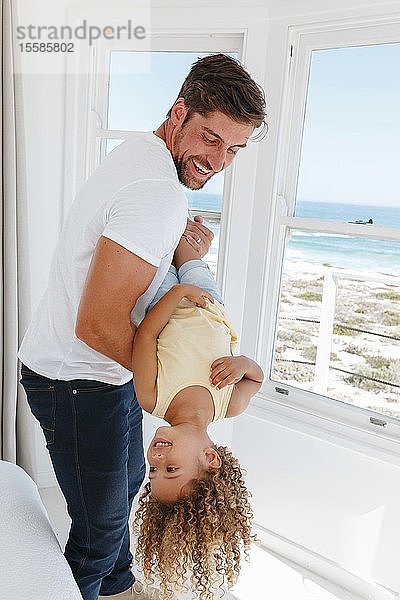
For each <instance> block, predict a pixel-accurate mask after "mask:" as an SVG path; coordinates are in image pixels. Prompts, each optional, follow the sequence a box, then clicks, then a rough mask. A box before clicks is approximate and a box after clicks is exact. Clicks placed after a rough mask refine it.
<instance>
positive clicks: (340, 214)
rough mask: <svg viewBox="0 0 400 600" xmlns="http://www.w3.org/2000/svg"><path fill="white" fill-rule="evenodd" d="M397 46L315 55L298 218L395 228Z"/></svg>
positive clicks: (399, 144) (399, 116)
mask: <svg viewBox="0 0 400 600" xmlns="http://www.w3.org/2000/svg"><path fill="white" fill-rule="evenodd" d="M399 72H400V43H393V44H379V45H370V46H354V47H349V48H332V49H328V50H314V51H313V52H312V56H311V65H310V74H309V86H308V93H307V104H306V113H305V121H304V131H303V141H302V149H301V160H300V169H299V179H298V188H297V197H296V207H295V215H296V216H307V217H311V218H320V219H328V220H337V221H341V222H347V221H352V222H357V221H361V222H366V223H368V222H369V221H370V219H371V220H372V222H373V223H374V224H376V225H390V226H399V225H400V222H399V220H398V218H397V220H396V222H395V223H394V222H393V221H392V210H391V209H393V208H396V207H398V205H399V197H398V190H399V186H400V152H399V148H400V77H398V76H396V73H399Z"/></svg>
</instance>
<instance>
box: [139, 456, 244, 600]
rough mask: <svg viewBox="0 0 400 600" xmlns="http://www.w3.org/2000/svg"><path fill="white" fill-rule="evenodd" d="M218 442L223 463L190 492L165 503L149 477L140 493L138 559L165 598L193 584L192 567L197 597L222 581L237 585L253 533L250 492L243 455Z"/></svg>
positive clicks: (205, 596) (207, 597)
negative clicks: (156, 494)
mask: <svg viewBox="0 0 400 600" xmlns="http://www.w3.org/2000/svg"><path fill="white" fill-rule="evenodd" d="M214 448H215V449H216V450H217V452H218V454H219V456H220V457H221V461H222V464H221V467H220V468H219V469H216V470H212V471H207V472H206V473H205V476H204V477H203V478H201V479H197V480H194V481H193V482H192V493H191V495H190V496H188V497H185V498H181V499H179V500H178V501H177V502H174V503H162V502H160V501H159V500H157V499H156V498H154V497H153V496H152V495H151V489H150V483H147V484H146V486H145V488H144V492H143V493H142V495H141V496H140V498H139V507H138V509H137V511H136V516H135V519H134V529H135V532H136V533H137V534H138V542H137V548H136V560H137V561H138V563H139V564H140V565H141V567H142V570H143V574H144V576H145V579H146V581H147V582H148V583H150V584H151V583H154V580H155V579H157V580H159V583H160V587H161V596H160V597H161V598H162V599H163V600H170V599H172V598H173V597H174V596H173V594H174V592H176V591H177V590H179V589H186V590H187V589H188V587H187V584H186V581H187V579H188V578H187V574H188V573H190V576H189V581H190V585H191V589H192V594H193V597H194V598H199V599H200V600H212V599H213V598H214V595H213V589H214V588H215V586H216V585H217V586H221V585H222V584H223V583H224V582H226V583H227V584H228V587H231V586H232V585H233V584H234V583H235V581H236V580H237V577H238V575H239V572H240V559H241V556H242V552H243V551H244V552H245V554H247V552H248V549H249V545H250V541H251V540H252V538H253V536H252V535H251V520H252V517H253V512H252V509H251V507H250V503H249V497H250V493H249V492H248V490H247V489H246V487H245V484H244V480H243V473H242V470H241V468H240V465H239V461H238V460H237V458H235V457H234V456H233V454H232V453H231V452H230V450H228V448H226V447H224V446H214Z"/></svg>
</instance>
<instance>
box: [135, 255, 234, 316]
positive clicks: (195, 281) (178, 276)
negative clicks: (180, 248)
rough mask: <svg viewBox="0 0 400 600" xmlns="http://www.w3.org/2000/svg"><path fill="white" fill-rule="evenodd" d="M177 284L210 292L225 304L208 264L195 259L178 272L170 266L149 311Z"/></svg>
mask: <svg viewBox="0 0 400 600" xmlns="http://www.w3.org/2000/svg"><path fill="white" fill-rule="evenodd" d="M177 283H188V284H190V285H197V286H198V287H200V288H202V289H203V290H205V291H206V292H209V293H210V294H211V296H212V297H213V298H215V300H217V301H218V302H220V303H221V304H223V303H224V302H223V300H222V297H221V294H220V292H219V290H218V286H217V284H216V281H215V279H214V277H213V274H212V273H211V271H210V267H209V266H208V264H207V263H205V262H204V261H202V260H196V259H194V260H189V261H188V262H185V263H184V264H183V265H182V266H181V267H180V268H179V269H178V270H177V269H176V268H175V267H174V266H173V265H171V266H170V268H169V270H168V273H167V274H166V276H165V279H164V281H163V282H162V284H161V285H160V287H159V288H158V290H157V293H156V295H155V296H154V298H153V300H152V302H151V304H150V305H149V306H148V307H147V311H149V310H150V309H151V308H153V306H154V305H155V303H156V302H158V300H160V298H162V296H164V295H165V294H166V293H167V292H168V290H170V289H171V288H172V287H173V286H174V285H176V284H177Z"/></svg>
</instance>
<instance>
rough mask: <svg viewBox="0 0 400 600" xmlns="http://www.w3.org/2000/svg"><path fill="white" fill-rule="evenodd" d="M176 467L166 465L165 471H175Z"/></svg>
mask: <svg viewBox="0 0 400 600" xmlns="http://www.w3.org/2000/svg"><path fill="white" fill-rule="evenodd" d="M175 471H176V467H167V473H175Z"/></svg>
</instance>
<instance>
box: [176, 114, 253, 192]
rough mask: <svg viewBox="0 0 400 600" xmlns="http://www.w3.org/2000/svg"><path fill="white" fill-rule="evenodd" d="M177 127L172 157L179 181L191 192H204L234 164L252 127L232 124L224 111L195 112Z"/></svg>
mask: <svg viewBox="0 0 400 600" xmlns="http://www.w3.org/2000/svg"><path fill="white" fill-rule="evenodd" d="M181 123H183V119H181V122H178V124H177V125H176V126H175V129H174V132H173V136H172V144H171V145H172V148H171V154H172V157H173V159H174V162H175V166H176V170H177V173H178V178H179V181H180V182H181V183H183V185H185V186H186V187H188V188H189V189H191V190H199V189H201V188H202V187H203V186H204V185H205V184H206V183H207V181H208V180H209V179H210V178H211V177H212V176H213V175H215V173H219V171H222V170H223V169H226V167H229V165H230V164H231V163H232V161H233V159H234V158H235V155H236V154H237V152H238V151H239V150H240V148H244V147H245V146H246V143H247V140H248V139H249V137H250V135H251V133H252V132H253V126H252V125H246V124H243V123H238V122H237V121H233V120H232V119H231V118H229V117H227V116H226V115H225V114H223V113H221V112H217V111H215V112H213V113H210V114H209V115H207V116H205V117H203V116H202V115H199V114H198V113H194V114H193V115H192V116H191V117H190V119H189V120H188V121H187V122H186V123H183V124H181Z"/></svg>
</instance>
